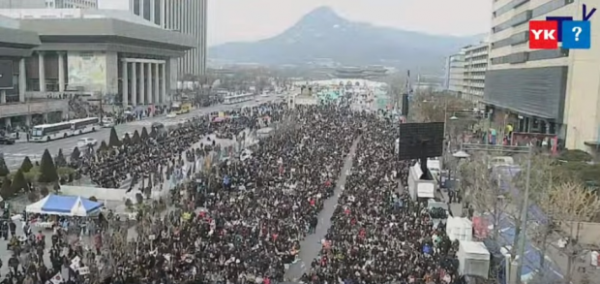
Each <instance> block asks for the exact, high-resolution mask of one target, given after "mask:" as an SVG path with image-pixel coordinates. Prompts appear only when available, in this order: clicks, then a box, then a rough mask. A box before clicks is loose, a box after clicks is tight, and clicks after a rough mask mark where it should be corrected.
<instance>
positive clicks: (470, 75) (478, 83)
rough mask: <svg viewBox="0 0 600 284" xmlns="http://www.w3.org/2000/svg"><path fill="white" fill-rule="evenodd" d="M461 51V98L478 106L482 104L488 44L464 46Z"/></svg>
mask: <svg viewBox="0 0 600 284" xmlns="http://www.w3.org/2000/svg"><path fill="white" fill-rule="evenodd" d="M462 51H463V53H464V69H463V80H464V82H463V90H462V98H464V99H467V100H470V101H472V102H473V104H474V105H479V104H480V103H483V94H484V89H485V72H486V70H487V65H488V51H489V44H488V43H487V42H482V43H479V44H476V45H470V46H466V47H464V48H463V50H462Z"/></svg>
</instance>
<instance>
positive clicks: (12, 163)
mask: <svg viewBox="0 0 600 284" xmlns="http://www.w3.org/2000/svg"><path fill="white" fill-rule="evenodd" d="M278 99H280V97H279V96H276V95H270V96H268V97H257V98H256V99H255V100H252V101H250V102H245V103H241V104H235V105H216V106H210V107H206V108H200V109H194V110H192V111H191V112H190V113H187V114H183V115H178V116H177V117H175V118H170V119H169V118H166V117H165V116H161V117H155V118H147V119H144V120H138V121H133V122H129V123H126V124H119V125H117V126H115V129H116V130H117V134H118V135H119V137H123V136H124V135H125V133H133V132H134V131H136V130H138V131H142V128H143V127H146V128H147V129H148V131H150V129H149V128H150V126H151V125H152V123H154V122H161V123H163V124H164V125H165V126H169V125H174V124H178V123H179V122H181V121H182V120H185V119H189V118H192V117H195V116H201V115H205V114H208V113H210V112H216V111H225V110H230V109H235V108H240V107H242V106H255V105H259V104H261V103H265V102H269V101H275V100H278ZM109 135H110V128H102V129H100V130H98V131H96V132H94V133H87V134H84V135H80V136H74V137H69V138H65V139H60V140H56V141H50V142H41V143H28V142H17V143H16V144H14V145H2V146H0V153H4V160H5V162H6V165H7V166H8V168H9V169H10V170H15V169H18V168H19V167H20V166H21V163H22V162H23V159H24V158H25V157H26V156H29V158H30V159H31V160H32V161H36V160H39V159H41V156H42V154H43V153H44V150H45V149H48V150H49V151H50V154H52V156H55V155H57V154H58V151H59V149H62V151H63V154H64V155H65V156H68V155H70V154H71V152H72V151H73V149H74V148H75V147H77V142H78V141H79V139H81V138H84V137H90V138H94V139H96V140H98V143H102V141H103V140H104V141H106V142H107V143H108V139H109Z"/></svg>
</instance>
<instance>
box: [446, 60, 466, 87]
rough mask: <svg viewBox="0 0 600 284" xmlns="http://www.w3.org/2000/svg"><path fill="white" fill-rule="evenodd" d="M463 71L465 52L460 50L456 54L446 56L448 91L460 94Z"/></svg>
mask: <svg viewBox="0 0 600 284" xmlns="http://www.w3.org/2000/svg"><path fill="white" fill-rule="evenodd" d="M464 72H465V54H464V53H463V52H462V51H461V52H459V53H457V54H454V55H451V56H450V57H448V63H447V71H446V76H447V79H446V80H445V81H447V82H448V91H449V92H451V93H453V94H455V95H461V94H462V91H463V85H464Z"/></svg>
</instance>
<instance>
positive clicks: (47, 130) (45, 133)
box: [30, 117, 101, 142]
mask: <svg viewBox="0 0 600 284" xmlns="http://www.w3.org/2000/svg"><path fill="white" fill-rule="evenodd" d="M100 128H101V125H100V119H99V118H97V117H88V118H81V119H74V120H70V121H65V122H59V123H52V124H42V125H36V126H34V127H33V130H32V131H31V139H30V141H33V142H48V141H52V140H56V139H61V138H67V137H70V136H75V135H81V134H85V133H89V132H94V131H96V130H98V129H100Z"/></svg>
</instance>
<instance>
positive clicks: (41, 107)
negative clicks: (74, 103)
mask: <svg viewBox="0 0 600 284" xmlns="http://www.w3.org/2000/svg"><path fill="white" fill-rule="evenodd" d="M68 110H69V101H68V100H58V99H31V100H29V101H28V102H27V103H6V104H0V117H13V116H24V115H31V114H44V113H49V112H55V111H62V112H66V111H68Z"/></svg>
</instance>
